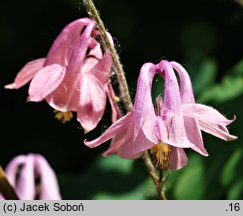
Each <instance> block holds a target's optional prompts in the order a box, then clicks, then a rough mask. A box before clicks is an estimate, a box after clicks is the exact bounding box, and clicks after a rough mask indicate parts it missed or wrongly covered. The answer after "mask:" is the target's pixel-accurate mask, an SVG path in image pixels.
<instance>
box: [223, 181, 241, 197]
mask: <svg viewBox="0 0 243 216" xmlns="http://www.w3.org/2000/svg"><path fill="white" fill-rule="evenodd" d="M242 195H243V181H242V179H239V180H238V181H237V182H236V184H234V185H233V186H232V187H231V188H230V191H229V193H228V196H227V199H229V200H236V199H242Z"/></svg>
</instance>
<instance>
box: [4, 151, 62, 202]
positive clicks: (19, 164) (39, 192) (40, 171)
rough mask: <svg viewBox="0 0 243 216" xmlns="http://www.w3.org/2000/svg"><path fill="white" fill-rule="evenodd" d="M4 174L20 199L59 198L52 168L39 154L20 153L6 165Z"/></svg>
mask: <svg viewBox="0 0 243 216" xmlns="http://www.w3.org/2000/svg"><path fill="white" fill-rule="evenodd" d="M6 176H7V178H8V180H9V182H10V184H12V186H13V187H14V188H15V189H16V193H17V195H18V196H19V197H20V199H22V200H34V199H40V200H60V199H61V195H60V192H59V188H58V182H57V178H56V175H55V173H54V171H53V169H52V168H51V167H50V165H49V164H48V162H47V161H46V159H45V158H44V157H42V156H41V155H39V154H29V155H27V156H25V155H20V156H17V157H15V158H14V159H13V160H12V161H11V162H10V163H9V164H8V166H7V167H6Z"/></svg>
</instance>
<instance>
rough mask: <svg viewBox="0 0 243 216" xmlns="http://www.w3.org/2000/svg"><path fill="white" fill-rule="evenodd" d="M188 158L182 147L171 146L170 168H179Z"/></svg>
mask: <svg viewBox="0 0 243 216" xmlns="http://www.w3.org/2000/svg"><path fill="white" fill-rule="evenodd" d="M187 161H188V158H187V156H186V153H185V151H184V150H183V149H182V148H175V147H171V155H170V167H169V169H170V170H178V169H181V168H182V167H183V166H185V165H186V164H187Z"/></svg>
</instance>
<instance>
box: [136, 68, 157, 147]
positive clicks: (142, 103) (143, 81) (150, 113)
mask: <svg viewBox="0 0 243 216" xmlns="http://www.w3.org/2000/svg"><path fill="white" fill-rule="evenodd" d="M153 67H154V64H152V63H146V64H144V65H143V66H142V68H141V70H140V74H139V78H138V82H137V90H136V96H135V103H134V107H133V111H132V112H133V115H134V124H135V125H134V141H135V140H136V139H137V136H138V134H139V133H140V130H142V127H143V124H144V122H145V120H146V119H147V118H151V119H153V118H155V112H154V106H153V101H152V96H151V89H152V80H153V78H154V75H155V71H154V70H153ZM145 136H146V135H145ZM141 148H142V147H141Z"/></svg>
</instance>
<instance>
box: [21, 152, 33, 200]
mask: <svg viewBox="0 0 243 216" xmlns="http://www.w3.org/2000/svg"><path fill="white" fill-rule="evenodd" d="M16 191H17V194H18V195H19V197H20V199H22V200H33V199H34V198H35V175H34V157H33V156H32V155H28V156H27V157H26V160H25V163H24V164H23V167H22V169H21V173H20V176H19V178H18V185H17V188H16Z"/></svg>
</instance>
